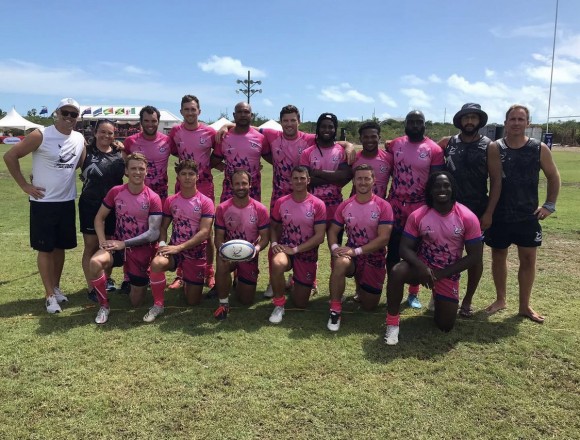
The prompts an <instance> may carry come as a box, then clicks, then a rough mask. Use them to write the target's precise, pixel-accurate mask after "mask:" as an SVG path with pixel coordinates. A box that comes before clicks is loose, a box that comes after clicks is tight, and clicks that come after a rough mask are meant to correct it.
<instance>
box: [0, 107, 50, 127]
mask: <svg viewBox="0 0 580 440" xmlns="http://www.w3.org/2000/svg"><path fill="white" fill-rule="evenodd" d="M42 127H44V125H40V124H35V123H34V122H30V121H29V120H28V119H24V118H23V117H22V116H20V114H18V112H17V111H16V109H15V108H14V107H12V110H10V111H9V112H8V113H6V116H4V117H3V118H2V119H0V128H17V129H19V130H24V131H26V130H29V129H31V128H42Z"/></svg>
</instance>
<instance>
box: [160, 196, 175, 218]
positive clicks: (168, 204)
mask: <svg viewBox="0 0 580 440" xmlns="http://www.w3.org/2000/svg"><path fill="white" fill-rule="evenodd" d="M174 198H175V194H174V195H172V196H169V197H167V198H166V199H165V202H163V215H164V216H165V217H171V202H172V201H173V199H174Z"/></svg>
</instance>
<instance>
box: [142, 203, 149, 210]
mask: <svg viewBox="0 0 580 440" xmlns="http://www.w3.org/2000/svg"><path fill="white" fill-rule="evenodd" d="M141 210H142V211H149V202H142V203H141Z"/></svg>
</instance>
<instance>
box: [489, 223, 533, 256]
mask: <svg viewBox="0 0 580 440" xmlns="http://www.w3.org/2000/svg"><path fill="white" fill-rule="evenodd" d="M484 239H485V244H487V245H488V246H489V247H491V248H495V249H507V248H508V247H510V245H511V244H515V245H516V246H522V247H537V246H541V245H542V226H541V225H540V222H539V221H538V220H537V219H532V220H526V221H523V222H516V223H497V222H493V223H492V224H491V227H490V228H489V229H488V230H487V231H485V238H484Z"/></svg>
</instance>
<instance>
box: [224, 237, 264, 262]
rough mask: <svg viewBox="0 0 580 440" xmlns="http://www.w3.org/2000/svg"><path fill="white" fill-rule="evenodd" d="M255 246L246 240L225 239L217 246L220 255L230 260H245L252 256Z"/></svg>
mask: <svg viewBox="0 0 580 440" xmlns="http://www.w3.org/2000/svg"><path fill="white" fill-rule="evenodd" d="M255 251H256V248H255V247H254V245H253V244H252V243H250V242H249V241H246V240H230V241H226V242H225V243H224V244H222V245H221V246H220V248H219V253H220V256H221V257H222V258H224V259H226V260H230V261H246V260H249V259H251V258H252V256H253V255H254V252H255Z"/></svg>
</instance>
